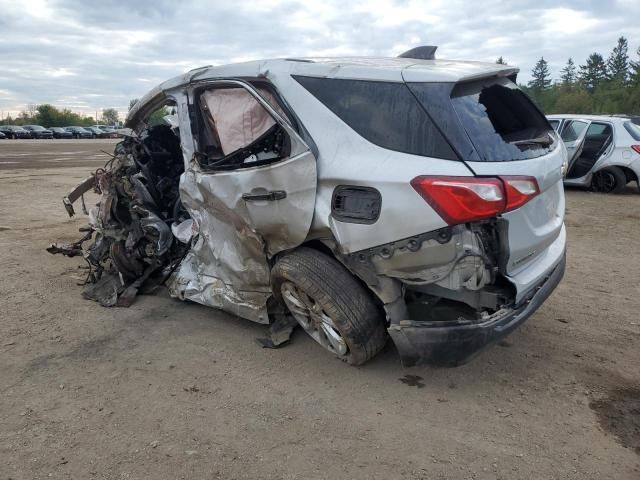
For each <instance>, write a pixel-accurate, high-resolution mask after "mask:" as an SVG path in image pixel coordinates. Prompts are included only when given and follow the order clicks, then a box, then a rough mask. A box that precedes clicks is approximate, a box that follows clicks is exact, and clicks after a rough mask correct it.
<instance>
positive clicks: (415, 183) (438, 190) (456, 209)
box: [411, 176, 540, 225]
mask: <svg viewBox="0 0 640 480" xmlns="http://www.w3.org/2000/svg"><path fill="white" fill-rule="evenodd" d="M411 186H412V187H413V188H414V189H415V190H416V191H417V192H418V193H419V194H420V196H422V198H424V199H425V200H426V201H427V203H428V204H429V205H431V207H432V208H433V209H434V210H435V211H436V212H437V213H438V214H439V215H440V216H441V217H442V218H443V219H444V221H445V222H447V223H448V224H449V225H457V224H460V223H466V222H472V221H476V220H484V219H487V218H491V217H494V216H496V215H498V214H500V213H503V212H506V211H509V210H515V209H516V208H518V207H521V206H522V205H524V204H525V203H526V202H528V201H529V200H531V199H532V198H533V197H535V196H536V195H537V194H538V193H540V190H539V188H538V182H536V179H535V178H533V177H516V176H507V177H500V178H493V177H491V178H482V177H445V176H420V177H416V178H414V179H413V180H411Z"/></svg>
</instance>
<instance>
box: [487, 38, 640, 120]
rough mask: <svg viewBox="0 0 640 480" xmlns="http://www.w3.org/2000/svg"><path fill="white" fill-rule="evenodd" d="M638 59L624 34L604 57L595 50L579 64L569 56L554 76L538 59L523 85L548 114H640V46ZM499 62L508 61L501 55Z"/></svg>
mask: <svg viewBox="0 0 640 480" xmlns="http://www.w3.org/2000/svg"><path fill="white" fill-rule="evenodd" d="M636 56H637V57H638V59H637V60H635V61H634V60H631V59H630V58H629V43H628V41H627V39H626V38H625V37H620V38H618V42H617V44H616V45H615V47H614V48H613V49H612V50H611V53H610V54H609V56H608V57H607V58H606V59H605V58H604V57H603V56H602V54H600V53H598V52H593V53H592V54H590V55H589V56H588V57H587V58H586V60H585V62H584V64H581V65H576V64H575V62H574V60H573V58H571V57H569V59H568V60H567V63H566V65H565V66H564V68H563V69H562V70H561V71H560V77H559V78H557V79H555V80H554V79H552V77H551V72H550V70H549V64H548V63H547V61H546V60H545V59H544V57H540V59H539V60H538V61H537V62H536V64H535V66H534V67H533V70H532V71H531V77H532V78H531V80H530V81H529V83H528V84H527V85H520V87H521V88H522V89H523V90H524V91H526V92H527V93H528V94H529V95H530V96H531V97H532V98H533V100H534V101H535V102H536V103H537V104H538V106H540V107H541V108H542V110H543V111H544V112H545V113H549V114H550V113H584V114H628V115H640V47H639V48H638V49H637V50H636ZM496 63H505V62H504V59H503V58H502V57H500V58H498V60H497V61H496Z"/></svg>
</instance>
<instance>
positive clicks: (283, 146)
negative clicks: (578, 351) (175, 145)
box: [196, 86, 290, 170]
mask: <svg viewBox="0 0 640 480" xmlns="http://www.w3.org/2000/svg"><path fill="white" fill-rule="evenodd" d="M257 90H258V92H259V93H260V95H261V96H262V97H263V98H264V99H265V100H266V101H267V102H268V103H269V105H270V106H271V107H272V108H273V109H274V110H276V112H278V114H280V115H281V116H282V117H283V118H284V119H286V120H288V117H287V115H286V114H285V112H284V111H283V110H282V108H281V107H280V106H279V104H278V102H277V101H276V99H275V98H274V97H273V95H272V93H271V92H269V91H268V90H267V89H265V88H260V87H257ZM197 105H198V112H199V116H200V118H201V120H202V122H201V128H200V132H199V133H200V135H199V137H200V141H199V152H198V153H197V154H196V158H197V160H198V162H199V164H200V165H201V166H202V167H203V168H206V169H215V170H232V169H236V168H248V167H253V166H257V165H265V164H268V163H272V162H275V161H278V160H280V159H282V158H285V157H287V156H288V155H289V151H290V141H289V137H288V135H287V133H286V132H285V131H284V129H283V128H282V127H281V126H280V124H278V123H277V122H276V121H275V119H274V118H273V117H272V116H271V114H270V113H269V112H268V111H267V109H266V108H264V106H263V105H262V104H261V103H260V102H259V101H258V100H257V99H256V98H255V97H254V96H253V95H252V94H251V93H250V92H249V91H248V90H247V89H245V88H243V87H237V86H225V87H218V88H210V89H206V90H204V91H202V92H200V94H199V96H198V100H197Z"/></svg>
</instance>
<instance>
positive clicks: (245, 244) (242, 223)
mask: <svg viewBox="0 0 640 480" xmlns="http://www.w3.org/2000/svg"><path fill="white" fill-rule="evenodd" d="M212 86H213V85H212ZM247 89H248V90H250V92H252V94H254V95H257V97H256V98H258V99H259V101H260V102H261V103H262V104H263V106H264V107H265V108H266V109H267V110H268V111H269V113H271V114H272V116H274V118H276V120H277V121H278V123H280V124H281V126H282V127H283V128H284V129H285V130H286V132H287V134H288V135H289V137H290V140H291V153H290V155H289V157H288V158H287V159H284V160H280V161H278V162H276V163H273V164H270V165H266V166H258V167H253V168H248V169H238V170H232V171H221V172H214V171H205V170H203V169H202V168H201V167H200V166H199V164H198V163H197V162H195V161H193V160H192V157H193V153H194V150H195V148H196V145H195V143H194V141H193V137H192V132H191V124H190V119H189V111H188V102H187V99H186V96H184V97H182V100H181V101H180V102H178V115H179V118H180V133H181V140H182V144H183V149H184V154H185V167H186V171H185V173H184V174H183V176H182V178H181V181H180V196H181V199H182V202H183V204H184V206H185V208H186V209H187V210H188V211H189V213H190V214H191V217H192V219H193V244H192V248H191V250H190V251H189V253H188V254H187V256H186V257H185V259H184V260H183V262H182V263H181V264H180V266H179V268H178V269H177V271H176V272H175V273H174V274H173V275H172V278H171V281H170V292H171V294H172V295H174V296H176V297H179V298H181V299H189V300H193V301H196V302H198V303H202V304H205V305H209V306H213V307H218V308H223V309H225V310H227V311H230V312H232V313H234V314H236V315H240V316H242V317H245V318H248V319H250V320H254V321H257V322H261V323H267V322H268V321H269V319H268V315H267V309H266V303H267V300H268V298H269V297H270V295H271V286H270V273H269V271H270V265H269V261H268V257H270V256H272V255H274V254H276V253H278V252H280V251H282V250H286V249H290V248H293V247H295V246H297V245H299V244H300V243H302V242H303V241H304V239H305V238H306V237H307V233H308V231H309V228H310V225H311V220H312V216H313V209H314V204H315V194H316V183H317V177H316V165H315V163H316V162H315V158H314V155H313V154H312V153H311V151H310V150H309V147H308V146H307V145H306V144H305V143H304V142H303V141H302V140H301V139H300V137H299V136H298V135H297V134H296V132H295V131H294V130H293V129H292V128H291V126H290V125H289V124H288V123H286V121H285V120H284V119H282V118H281V117H279V116H278V114H277V113H275V112H274V111H273V110H272V109H271V107H269V105H267V104H266V103H265V102H264V101H263V100H262V99H261V98H259V94H258V93H257V92H255V90H253V89H251V88H247ZM189 96H190V97H192V96H193V94H192V93H191V92H189ZM270 191H282V192H285V194H286V197H285V198H281V199H278V200H274V201H271V200H250V201H249V200H245V199H244V198H243V194H253V195H255V194H262V193H267V192H270Z"/></svg>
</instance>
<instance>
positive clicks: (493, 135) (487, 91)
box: [403, 70, 566, 276]
mask: <svg viewBox="0 0 640 480" xmlns="http://www.w3.org/2000/svg"><path fill="white" fill-rule="evenodd" d="M408 71H409V70H405V71H404V74H403V75H404V78H405V81H406V83H407V85H408V86H409V88H410V89H411V91H412V92H413V93H414V95H415V96H416V98H417V99H418V100H419V101H420V103H421V104H422V105H423V106H424V108H425V110H426V111H427V112H428V113H429V115H430V116H431V118H432V119H433V120H434V121H435V123H436V124H437V125H438V126H439V128H440V129H441V131H442V134H443V135H444V136H445V137H446V138H447V139H448V140H449V142H450V144H451V146H452V147H453V148H454V149H455V150H456V152H457V153H458V155H459V157H460V158H461V159H462V160H463V161H464V162H465V163H466V165H467V166H468V167H469V168H470V169H471V170H472V171H473V172H474V174H475V175H476V176H481V177H503V178H504V177H508V176H512V177H513V176H524V177H530V178H533V179H535V181H536V183H537V185H538V189H539V193H538V194H537V195H535V196H533V197H532V198H531V200H529V201H528V202H526V203H525V204H524V205H522V206H520V207H519V208H517V209H515V210H512V211H509V212H506V213H503V214H502V215H501V217H502V218H503V219H504V220H506V222H504V223H503V232H501V237H500V238H501V242H500V249H501V252H500V254H501V256H502V265H501V269H502V271H503V273H505V274H506V275H509V276H513V275H518V274H519V273H520V272H522V271H523V270H525V269H526V268H527V267H528V266H530V265H531V264H532V263H533V262H535V261H536V259H538V258H539V256H541V255H543V254H544V253H545V251H546V250H547V249H548V247H549V246H550V245H551V244H552V243H553V242H554V241H555V240H556V239H557V238H558V236H560V235H561V233H562V228H563V218H564V193H563V186H562V165H563V162H564V161H565V160H566V158H565V157H566V155H565V153H564V150H563V149H562V147H561V145H560V142H559V139H558V138H557V135H556V134H555V132H554V130H553V128H552V127H551V126H550V125H549V123H548V122H547V119H546V118H545V116H544V115H543V114H542V113H541V112H540V111H539V110H538V108H536V107H535V105H534V104H533V102H532V101H531V100H530V99H529V98H528V97H527V96H526V95H525V94H524V93H523V92H522V91H521V90H519V89H518V87H517V85H515V84H514V83H513V82H512V81H511V79H510V78H508V77H506V76H499V75H498V76H496V75H495V73H492V75H493V76H492V77H488V78H480V79H478V78H477V77H476V78H474V79H473V80H471V81H465V82H458V83H452V82H440V83H434V82H418V81H412V80H417V79H418V78H419V77H420V76H419V75H415V74H413V75H412V74H407V72H408Z"/></svg>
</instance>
